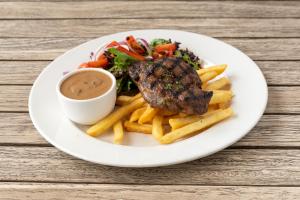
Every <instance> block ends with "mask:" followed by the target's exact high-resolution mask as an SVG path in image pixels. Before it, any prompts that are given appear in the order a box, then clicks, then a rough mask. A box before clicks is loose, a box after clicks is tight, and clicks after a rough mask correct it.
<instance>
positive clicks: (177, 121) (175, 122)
mask: <svg viewBox="0 0 300 200" xmlns="http://www.w3.org/2000/svg"><path fill="white" fill-rule="evenodd" d="M217 111H218V110H210V111H207V112H206V113H205V114H203V115H191V116H185V117H171V118H170V119H169V124H170V126H171V127H172V130H175V129H178V128H181V127H183V126H185V125H188V124H190V123H193V122H196V121H198V120H200V119H203V117H206V116H208V115H211V114H213V113H215V112H217Z"/></svg>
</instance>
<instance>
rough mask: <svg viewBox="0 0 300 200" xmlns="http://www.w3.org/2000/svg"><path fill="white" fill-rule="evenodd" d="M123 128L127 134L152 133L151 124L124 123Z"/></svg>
mask: <svg viewBox="0 0 300 200" xmlns="http://www.w3.org/2000/svg"><path fill="white" fill-rule="evenodd" d="M124 127H125V129H126V130H127V131H129V132H142V133H146V134H151V133H152V125H151V124H138V123H136V122H130V121H125V122H124Z"/></svg>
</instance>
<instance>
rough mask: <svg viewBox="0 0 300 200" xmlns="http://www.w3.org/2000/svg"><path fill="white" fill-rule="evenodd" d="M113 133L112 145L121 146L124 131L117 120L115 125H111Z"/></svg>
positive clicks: (120, 122)
mask: <svg viewBox="0 0 300 200" xmlns="http://www.w3.org/2000/svg"><path fill="white" fill-rule="evenodd" d="M113 131H114V143H115V144H121V143H122V141H123V138H124V129H123V125H122V121H121V120H119V121H118V122H117V123H115V124H114V125H113Z"/></svg>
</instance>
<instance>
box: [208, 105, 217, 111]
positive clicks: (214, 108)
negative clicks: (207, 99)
mask: <svg viewBox="0 0 300 200" xmlns="http://www.w3.org/2000/svg"><path fill="white" fill-rule="evenodd" d="M218 109H219V105H218V104H210V105H208V109H207V112H210V111H213V110H218Z"/></svg>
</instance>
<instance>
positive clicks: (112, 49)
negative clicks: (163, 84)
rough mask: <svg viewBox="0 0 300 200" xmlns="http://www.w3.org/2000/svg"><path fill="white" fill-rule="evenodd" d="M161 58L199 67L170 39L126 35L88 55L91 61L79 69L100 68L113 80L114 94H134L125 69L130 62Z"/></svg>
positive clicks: (135, 92) (194, 59) (197, 59)
mask: <svg viewBox="0 0 300 200" xmlns="http://www.w3.org/2000/svg"><path fill="white" fill-rule="evenodd" d="M164 57H180V58H182V59H183V60H184V61H185V62H187V63H188V64H189V65H191V66H192V67H193V68H194V69H195V70H198V69H199V68H201V60H200V59H199V58H198V57H197V56H195V54H194V53H193V52H191V51H189V50H188V49H181V48H180V43H179V42H176V41H172V40H171V39H162V38H156V39H153V40H152V41H149V42H148V41H147V40H145V39H142V38H135V37H133V36H132V35H130V36H127V37H126V38H125V40H124V41H119V42H117V41H112V42H110V43H108V44H105V45H104V46H101V47H100V48H99V49H98V50H97V51H96V52H92V53H91V54H90V59H91V61H89V62H85V63H82V64H81V65H80V66H79V67H80V68H104V69H106V70H108V71H109V72H111V73H112V74H113V75H114V76H115V77H116V80H117V93H118V95H122V94H126V95H135V94H137V93H138V88H137V86H136V85H135V83H134V82H133V81H132V80H131V78H130V77H129V74H128V67H129V66H130V65H132V64H133V63H134V62H140V61H154V60H156V59H159V58H164Z"/></svg>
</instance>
